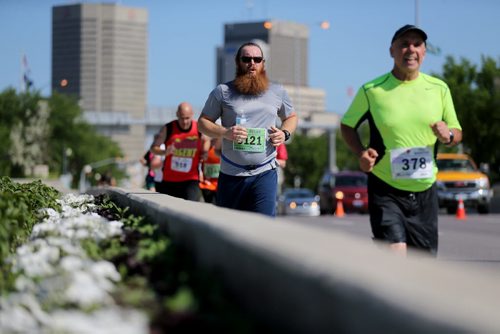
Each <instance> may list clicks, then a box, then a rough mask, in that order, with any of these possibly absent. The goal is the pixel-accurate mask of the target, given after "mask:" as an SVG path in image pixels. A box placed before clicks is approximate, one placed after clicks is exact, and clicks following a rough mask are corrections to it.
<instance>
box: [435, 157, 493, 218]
mask: <svg viewBox="0 0 500 334" xmlns="http://www.w3.org/2000/svg"><path fill="white" fill-rule="evenodd" d="M437 167H438V169H439V172H438V174H437V181H436V183H437V187H438V198H439V207H440V208H446V210H447V211H448V213H449V214H451V213H455V212H456V209H457V205H458V200H459V199H460V198H462V200H463V202H464V205H465V206H468V207H474V208H476V209H477V211H478V212H479V213H483V214H484V213H489V212H490V202H491V198H492V197H493V190H492V189H491V187H490V181H489V179H488V176H487V175H486V174H485V173H483V172H481V171H480V170H479V169H478V168H477V165H476V164H475V162H474V161H473V160H472V158H471V157H470V156H468V155H467V154H461V153H439V154H438V155H437Z"/></svg>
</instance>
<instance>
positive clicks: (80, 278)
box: [65, 271, 111, 307]
mask: <svg viewBox="0 0 500 334" xmlns="http://www.w3.org/2000/svg"><path fill="white" fill-rule="evenodd" d="M65 297H66V299H67V300H68V301H70V302H73V303H75V304H77V305H80V306H81V307H90V306H92V305H95V304H101V305H103V304H104V305H105V304H110V303H111V297H110V296H109V295H108V293H107V291H106V290H105V289H103V288H102V287H101V286H100V285H99V284H97V282H96V280H95V277H93V276H92V275H91V274H89V273H87V272H84V271H75V272H73V273H72V275H71V282H70V284H69V286H68V288H67V289H66V291H65Z"/></svg>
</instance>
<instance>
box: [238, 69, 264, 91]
mask: <svg viewBox="0 0 500 334" xmlns="http://www.w3.org/2000/svg"><path fill="white" fill-rule="evenodd" d="M234 87H235V88H236V90H237V91H238V92H240V93H241V94H244V95H261V94H263V93H264V92H265V91H266V90H267V89H268V88H269V79H268V78H267V75H266V70H265V69H262V71H261V72H259V73H257V74H256V75H250V74H247V73H243V71H241V69H240V68H238V73H237V74H236V78H235V79H234Z"/></svg>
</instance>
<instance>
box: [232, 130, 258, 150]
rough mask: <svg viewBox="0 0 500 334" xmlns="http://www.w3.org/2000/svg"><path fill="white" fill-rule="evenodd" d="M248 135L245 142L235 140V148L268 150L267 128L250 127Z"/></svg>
mask: <svg viewBox="0 0 500 334" xmlns="http://www.w3.org/2000/svg"><path fill="white" fill-rule="evenodd" d="M247 132H248V136H247V138H246V139H245V141H244V142H243V143H241V144H240V143H237V142H233V150H235V151H243V152H257V153H262V152H264V151H265V150H266V129H264V128H248V129H247Z"/></svg>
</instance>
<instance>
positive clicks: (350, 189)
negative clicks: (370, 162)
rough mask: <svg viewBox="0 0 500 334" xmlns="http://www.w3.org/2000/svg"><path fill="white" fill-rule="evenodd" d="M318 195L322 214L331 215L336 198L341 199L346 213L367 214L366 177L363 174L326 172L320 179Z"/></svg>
mask: <svg viewBox="0 0 500 334" xmlns="http://www.w3.org/2000/svg"><path fill="white" fill-rule="evenodd" d="M318 193H319V197H320V208H321V213H322V214H333V213H335V210H336V208H337V198H342V204H343V207H344V210H345V211H346V212H359V213H366V212H368V177H367V175H366V174H365V173H363V172H358V171H342V172H337V173H332V172H326V173H325V174H324V175H323V177H322V178H321V181H320V184H319V187H318Z"/></svg>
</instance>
